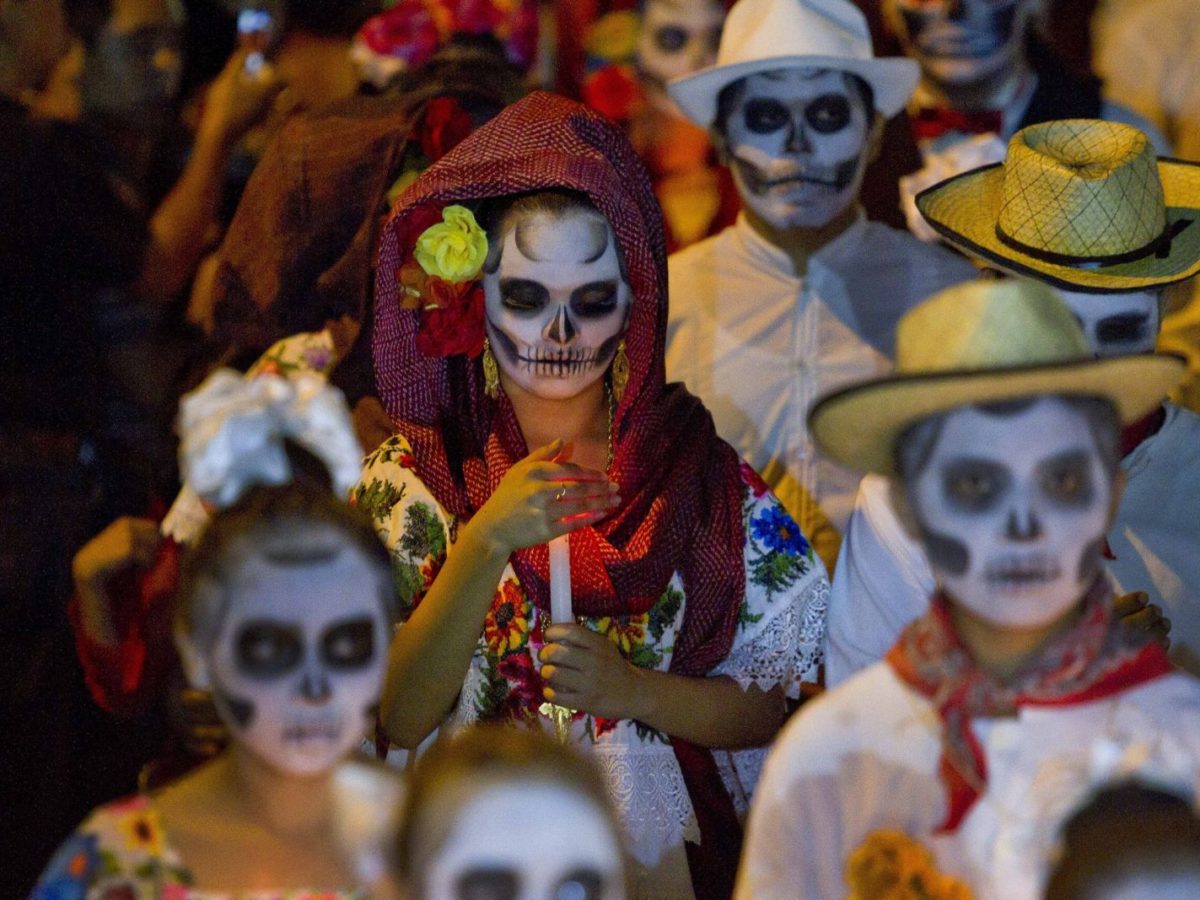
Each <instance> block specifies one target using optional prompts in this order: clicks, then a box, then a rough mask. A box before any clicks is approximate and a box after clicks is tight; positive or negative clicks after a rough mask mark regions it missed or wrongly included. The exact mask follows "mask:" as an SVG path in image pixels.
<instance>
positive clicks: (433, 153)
mask: <svg viewBox="0 0 1200 900" xmlns="http://www.w3.org/2000/svg"><path fill="white" fill-rule="evenodd" d="M474 128H475V123H473V122H472V121H471V117H470V116H469V115H468V114H467V111H466V110H465V109H463V108H462V107H461V106H460V105H459V103H458V101H457V100H455V99H454V98H453V97H434V98H433V99H432V100H430V101H429V105H428V106H426V107H425V120H424V124H423V125H422V127H421V152H422V153H424V154H425V158H426V159H428V160H429V161H430V162H431V163H435V162H437V161H438V160H439V159H441V158H442V157H443V156H445V155H446V154H447V153H449V152H450V151H451V150H453V149H454V148H455V147H457V146H458V145H459V144H460V143H462V140H463V138H465V137H466V136H467V135H469V134H470V133H471V132H472V131H473V130H474Z"/></svg>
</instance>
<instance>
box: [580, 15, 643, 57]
mask: <svg viewBox="0 0 1200 900" xmlns="http://www.w3.org/2000/svg"><path fill="white" fill-rule="evenodd" d="M641 28H642V22H641V17H640V16H639V15H638V14H637V13H636V12H632V11H630V10H625V11H621V12H611V13H609V14H608V15H605V16H601V17H600V18H599V19H597V20H596V23H595V24H594V25H593V26H592V27H591V29H590V30H589V31H588V36H587V39H586V40H587V52H588V53H589V54H591V55H592V56H595V57H598V58H600V59H607V60H615V61H621V60H626V59H632V58H633V55H634V53H635V52H637V45H638V34H639V32H640V31H641Z"/></svg>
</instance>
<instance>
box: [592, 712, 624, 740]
mask: <svg viewBox="0 0 1200 900" xmlns="http://www.w3.org/2000/svg"><path fill="white" fill-rule="evenodd" d="M620 721H621V720H620V719H605V718H604V717H602V716H593V717H592V734H593V736H595V737H600V735H602V734H608V733H609V732H610V731H612V730H614V729H615V728H616V727H617V724H618V723H619V722H620Z"/></svg>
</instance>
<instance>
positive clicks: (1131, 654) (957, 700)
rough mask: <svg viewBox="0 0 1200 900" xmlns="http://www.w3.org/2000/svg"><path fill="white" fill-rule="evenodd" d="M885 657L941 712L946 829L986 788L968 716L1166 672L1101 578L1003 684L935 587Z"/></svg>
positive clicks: (1090, 696)
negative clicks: (963, 636) (964, 637)
mask: <svg viewBox="0 0 1200 900" xmlns="http://www.w3.org/2000/svg"><path fill="white" fill-rule="evenodd" d="M887 661H888V663H889V664H890V665H891V667H892V669H893V670H894V671H895V672H896V675H897V677H898V678H899V679H900V680H901V681H903V682H904V683H905V684H907V685H908V686H909V687H911V688H913V690H915V691H917V692H918V693H920V694H921V695H922V696H924V697H927V698H929V700H930V702H932V703H933V705H934V706H935V707H936V708H937V711H938V715H939V716H940V717H941V719H942V727H943V735H942V740H943V743H942V758H941V762H940V764H939V772H940V775H941V778H942V783H943V784H944V785H945V786H946V792H947V795H948V798H949V811H948V812H947V814H946V820H945V821H944V822H943V823H942V825H941V826H940V828H939V831H943V832H946V831H954V830H955V829H956V828H957V827H958V826H959V824H960V823H961V822H962V820H963V818H964V817H965V816H966V814H967V812H968V811H970V809H971V807H972V806H973V805H974V804H975V801H976V800H977V799H979V795H980V794H982V793H983V792H984V790H986V788H987V762H986V760H985V758H984V755H983V747H982V746H981V745H980V743H979V739H978V738H977V737H976V736H975V733H974V731H973V730H972V729H971V720H972V719H975V718H980V717H993V716H1011V715H1014V714H1015V713H1016V712H1017V710H1019V709H1020V708H1021V707H1022V706H1069V705H1071V704H1075V703H1087V702H1089V701H1092V700H1099V699H1101V698H1102V697H1109V696H1112V695H1113V694H1119V693H1121V692H1122V691H1125V690H1128V689H1129V688H1131V687H1133V686H1135V685H1138V684H1142V683H1144V682H1147V681H1150V680H1151V679H1154V678H1158V677H1159V676H1160V675H1165V674H1167V673H1168V672H1170V671H1171V664H1170V662H1169V661H1168V660H1167V655H1166V653H1165V652H1164V651H1163V649H1162V648H1161V647H1160V646H1159V645H1158V644H1155V643H1152V642H1149V639H1148V638H1147V637H1145V636H1142V635H1138V634H1134V633H1132V632H1130V631H1129V629H1127V628H1125V627H1124V626H1123V625H1121V623H1120V621H1119V620H1118V619H1117V618H1116V617H1115V616H1114V615H1113V613H1112V591H1111V589H1110V588H1109V586H1108V583H1107V581H1105V580H1104V579H1103V577H1102V578H1099V579H1097V580H1096V583H1095V584H1094V585H1093V586H1092V588H1091V590H1090V591H1088V594H1087V596H1086V597H1085V598H1084V601H1083V614H1082V616H1081V617H1080V619H1079V621H1078V622H1077V623H1075V625H1073V626H1072V627H1071V628H1070V629H1069V630H1068V631H1066V632H1065V633H1063V634H1061V635H1058V636H1057V637H1055V638H1054V639H1053V640H1051V641H1050V643H1048V644H1047V645H1046V647H1045V648H1044V649H1043V650H1042V651H1041V653H1040V654H1039V655H1038V658H1037V661H1036V662H1035V663H1034V664H1033V665H1032V666H1030V667H1029V668H1026V669H1025V670H1024V671H1023V672H1021V673H1020V674H1019V675H1017V676H1016V677H1015V678H1014V679H1012V681H1010V682H1009V683H1007V684H1001V683H999V682H997V681H996V680H994V679H993V678H992V677H991V676H989V675H988V674H987V673H985V672H984V671H983V670H982V669H980V668H979V667H978V666H976V665H975V662H974V660H972V659H971V655H970V653H969V652H968V651H967V649H966V648H965V647H963V645H962V644H961V643H960V642H959V640H958V635H957V634H956V633H955V631H954V625H953V623H952V622H951V619H950V611H949V606H948V601H947V600H946V598H945V597H944V596H943V595H940V594H938V595H935V596H934V598H933V601H932V603H931V605H930V609H929V612H928V613H926V614H925V615H924V616H923V617H921V618H920V619H918V620H917V621H915V622H913V623H912V624H911V625H909V626H908V627H907V628H905V629H904V632H903V633H902V634H901V635H900V640H899V641H897V642H896V645H895V646H894V647H892V649H891V650H890V651H889V652H888V655H887Z"/></svg>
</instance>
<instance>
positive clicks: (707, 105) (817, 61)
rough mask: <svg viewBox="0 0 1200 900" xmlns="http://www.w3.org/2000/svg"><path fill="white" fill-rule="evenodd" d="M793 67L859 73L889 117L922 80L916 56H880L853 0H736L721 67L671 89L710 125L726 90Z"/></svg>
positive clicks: (692, 114) (720, 55) (675, 97)
mask: <svg viewBox="0 0 1200 900" xmlns="http://www.w3.org/2000/svg"><path fill="white" fill-rule="evenodd" d="M792 67H804V68H819V69H836V70H839V71H843V72H852V73H853V74H855V75H858V76H859V77H860V78H862V79H863V80H864V81H866V82H867V83H868V84H869V85H871V89H872V91H873V92H874V94H875V108H876V109H878V110H879V111H880V112H881V113H883V115H884V116H894V115H895V114H896V113H898V112H899V111H900V109H901V108H902V107H903V106H904V104H905V103H907V102H908V98H909V97H910V96H912V92H913V90H914V89H915V88H916V86H917V79H918V78H919V77H920V69H919V67H918V66H917V64H916V63H915V62H914V61H913V60H911V59H906V58H903V57H898V58H888V59H876V57H875V55H874V51H873V50H872V48H871V33H870V31H869V30H868V29H867V20H866V19H865V18H864V17H863V14H862V12H861V11H859V9H858V7H856V6H855V5H854V4H853V3H850V2H849V0H738V2H737V3H735V4H734V6H733V9H731V10H730V11H729V15H728V17H727V18H726V19H725V28H724V30H723V31H722V32H721V46H720V48H719V49H718V50H717V63H716V65H714V66H710V67H709V68H707V69H703V70H701V71H699V72H697V73H695V74H693V75H687V76H685V77H683V78H678V79H676V80H675V81H672V82H671V84H670V85H668V87H667V91H668V93H669V94H670V95H671V99H673V100H674V101H675V103H676V104H678V106H679V108H680V109H681V110H683V112H684V113H685V114H686V115H687V117H688V118H689V119H691V120H692V121H693V122H695V123H697V124H698V125H701V126H703V127H704V128H708V127H710V126H711V125H712V124H713V122H714V121H715V120H716V118H717V97H718V96H719V95H720V93H721V90H722V89H723V88H725V87H726V85H729V84H732V83H733V82H735V81H737V80H738V79H741V78H745V77H747V76H749V75H754V74H756V73H758V72H770V71H773V70H775V69H786V68H792Z"/></svg>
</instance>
